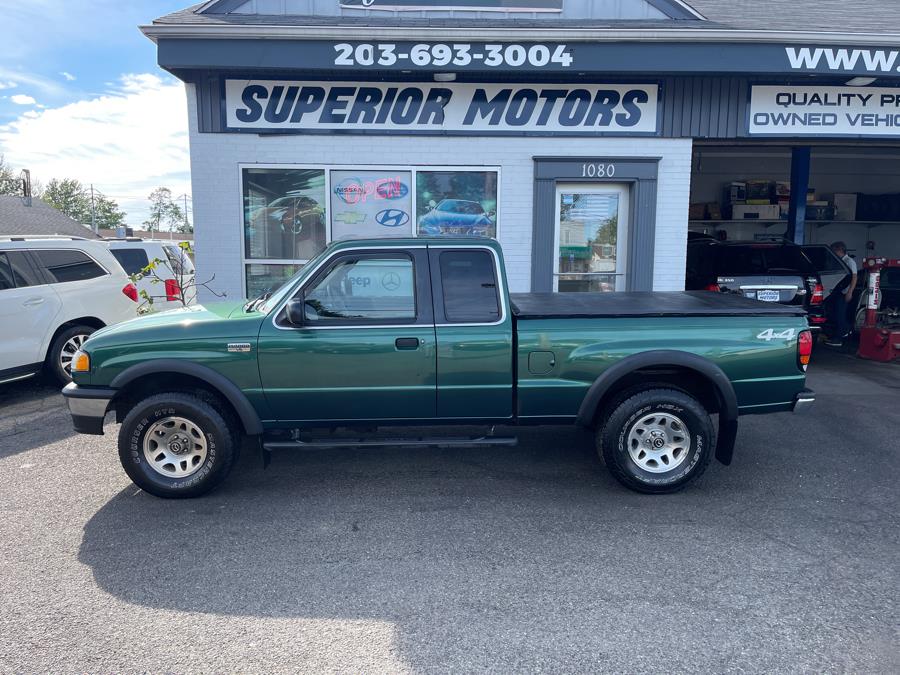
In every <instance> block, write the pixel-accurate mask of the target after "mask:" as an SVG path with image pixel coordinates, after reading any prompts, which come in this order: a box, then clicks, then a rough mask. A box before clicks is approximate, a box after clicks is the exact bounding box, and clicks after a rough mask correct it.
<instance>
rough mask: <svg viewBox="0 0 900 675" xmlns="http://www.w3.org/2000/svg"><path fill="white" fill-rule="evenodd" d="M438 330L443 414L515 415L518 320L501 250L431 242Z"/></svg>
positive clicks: (456, 416)
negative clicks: (514, 321)
mask: <svg viewBox="0 0 900 675" xmlns="http://www.w3.org/2000/svg"><path fill="white" fill-rule="evenodd" d="M429 257H430V259H431V286H432V291H433V293H434V316H435V324H436V334H437V416H438V417H440V418H445V419H447V418H452V419H472V420H483V419H507V418H510V417H512V415H513V325H512V317H511V316H510V311H509V304H508V296H507V293H506V284H505V279H504V276H503V266H502V264H501V259H500V255H499V254H498V252H497V251H495V250H494V249H493V248H491V247H489V246H478V245H470V246H462V245H459V246H453V245H447V246H429Z"/></svg>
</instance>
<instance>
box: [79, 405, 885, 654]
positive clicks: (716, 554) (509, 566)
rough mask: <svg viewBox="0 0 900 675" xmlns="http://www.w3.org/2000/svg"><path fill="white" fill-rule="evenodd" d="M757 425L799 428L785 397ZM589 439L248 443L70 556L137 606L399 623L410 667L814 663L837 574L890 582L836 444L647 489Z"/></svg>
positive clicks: (561, 433) (550, 435) (838, 605)
mask: <svg viewBox="0 0 900 675" xmlns="http://www.w3.org/2000/svg"><path fill="white" fill-rule="evenodd" d="M766 424H767V425H768V427H766V428H764V427H760V430H761V431H760V433H772V432H773V431H778V430H782V431H784V432H787V431H788V430H789V429H790V430H792V432H793V433H794V434H795V435H796V433H797V424H796V422H794V418H792V417H790V416H787V415H785V416H776V417H774V418H769V421H768V422H766ZM773 425H774V426H775V427H776V429H774V430H773V429H772V428H771V427H772V426H773ZM747 440H748V441H749V442H750V443H753V442H754V441H753V438H752V434H751V438H749V439H747ZM586 443H589V441H586V439H585V437H584V436H581V435H579V434H578V433H576V432H574V431H573V430H571V429H560V428H543V429H536V430H529V431H528V433H527V440H526V441H525V442H523V443H522V444H521V445H520V447H519V448H504V449H494V450H477V449H462V450H437V449H433V450H420V451H414V450H408V449H406V450H401V449H397V450H392V449H385V450H365V451H362V450H356V451H354V450H343V451H331V452H316V451H308V452H303V453H296V454H291V453H282V454H280V455H276V457H275V460H274V463H273V466H272V467H271V468H270V469H269V470H267V471H263V470H262V469H261V468H260V467H259V465H258V463H259V459H258V457H257V456H255V455H254V453H252V452H248V453H246V454H245V456H244V457H242V460H241V463H240V464H239V466H238V467H237V468H236V470H235V472H234V474H233V475H232V477H231V478H230V479H229V480H228V481H227V482H226V483H225V484H224V485H223V486H222V487H221V488H220V489H219V491H217V492H215V493H214V494H212V495H209V496H208V497H206V498H202V499H198V500H189V501H166V500H160V499H156V498H153V497H151V496H149V495H146V494H144V493H143V492H141V491H140V490H138V489H137V488H135V487H133V486H130V487H128V488H126V489H125V490H122V491H121V492H120V493H118V494H117V495H116V496H115V497H113V498H112V499H111V500H110V501H109V502H107V503H106V504H105V505H104V506H103V507H102V508H101V509H100V510H99V511H97V513H96V514H95V515H94V516H93V517H92V518H91V519H90V521H89V522H88V523H87V524H86V526H85V528H84V536H83V540H82V545H81V548H80V552H79V560H80V561H81V562H82V563H84V564H86V565H88V566H89V567H90V568H91V570H92V572H93V575H94V578H95V580H96V582H97V583H98V585H99V586H100V587H101V588H102V589H104V590H105V591H107V592H109V593H111V594H113V595H114V596H116V597H118V598H121V599H124V600H125V601H127V602H130V603H134V604H137V605H142V606H148V607H153V608H165V609H174V610H179V611H183V612H202V613H210V614H220V615H239V616H257V617H277V618H291V617H304V618H327V619H363V620H365V619H370V620H379V621H387V622H391V623H392V624H394V625H395V626H396V628H397V630H396V635H397V638H396V640H397V645H396V649H397V650H398V653H399V654H400V656H401V657H402V660H403V661H404V662H405V663H406V664H407V665H408V666H409V667H411V668H412V669H413V670H435V669H439V670H443V669H465V670H516V669H520V668H528V669H530V670H540V669H550V670H566V669H578V670H585V669H589V668H596V667H598V666H599V667H601V668H602V667H603V665H604V664H607V665H608V666H610V667H613V666H614V667H615V669H624V668H626V665H627V664H629V663H634V664H635V665H637V664H638V662H637V661H634V659H635V658H636V656H635V655H639V657H640V661H639V663H640V664H643V666H642V667H641V668H640V669H645V668H651V669H660V668H665V669H668V670H680V669H696V668H698V664H703V663H706V664H707V666H708V667H710V668H714V667H715V668H718V669H722V668H725V666H726V664H727V663H731V664H732V665H734V664H735V663H740V662H743V663H744V664H745V665H748V666H749V665H750V664H752V663H757V664H759V663H761V662H762V661H759V660H754V659H760V658H765V659H769V660H768V661H766V662H768V663H772V664H774V663H778V661H777V660H776V661H772V660H771V659H773V658H775V657H777V656H780V657H781V658H784V659H790V661H781V663H782V664H783V663H786V662H791V663H794V664H795V665H798V664H814V663H816V661H811V662H810V661H805V660H804V659H805V658H806V656H805V655H813V656H815V655H816V654H818V655H821V649H822V645H823V644H825V645H828V644H832V645H839V644H842V640H844V639H845V637H842V636H844V633H843V632H841V631H845V630H846V626H847V624H848V623H852V622H853V621H855V620H856V617H857V616H858V614H857V613H858V612H859V611H861V607H859V606H858V605H859V604H860V603H859V602H858V601H856V600H853V599H849V600H848V599H847V597H848V596H844V597H843V598H841V597H840V595H841V594H840V593H838V594H837V595H835V591H834V586H835V584H837V585H838V586H840V584H842V583H845V577H846V576H848V575H849V576H854V575H855V574H856V573H857V572H858V573H859V574H860V575H863V572H864V571H865V572H866V574H867V576H866V580H865V581H864V582H861V583H863V584H866V585H867V586H866V589H865V593H866V594H864V595H863V596H862V597H874V596H872V595H868V594H869V593H876V592H878V593H881V592H884V590H885V589H886V588H889V585H890V580H889V575H890V569H891V565H887V569H886V570H885V571H884V574H882V573H880V572H877V570H876V572H875V573H874V574H872V573H871V570H867V568H868V567H869V565H870V562H872V561H871V560H869V558H871V557H872V542H871V540H870V538H871V537H873V536H874V537H878V536H885V535H887V536H889V530H888V529H887V528H889V527H891V525H890V521H891V519H890V518H888V519H887V520H888V522H886V523H885V522H883V521H884V517H883V514H881V513H879V511H878V509H877V508H876V507H872V508H871V509H867V510H865V513H864V514H863V515H861V516H860V518H861V519H862V521H864V522H860V523H856V522H854V520H853V518H854V517H853V516H848V515H847V506H846V504H841V503H837V502H835V503H832V502H830V501H827V500H826V501H824V502H823V501H822V500H821V496H822V495H821V489H820V487H819V482H820V481H821V480H824V481H826V483H827V482H828V481H829V480H830V479H831V478H833V476H831V475H830V474H831V472H833V471H834V470H835V467H834V466H832V465H831V464H829V462H828V461H824V462H820V463H819V467H820V471H822V472H824V473H825V474H827V475H825V476H820V479H819V480H816V481H814V484H813V485H812V486H810V487H807V486H804V485H802V483H798V480H797V473H798V472H802V470H803V469H802V467H803V462H804V461H805V459H804V458H801V457H798V456H797V455H796V451H795V448H792V447H787V448H785V449H784V450H783V451H779V450H772V449H771V447H770V448H769V449H766V448H764V447H763V448H756V449H755V450H756V457H755V458H754V459H750V458H747V457H745V458H744V460H743V461H742V462H740V463H738V464H737V465H735V466H733V467H731V468H730V469H727V470H726V469H723V468H722V467H720V466H719V465H717V464H715V463H713V464H712V465H711V466H710V469H709V472H708V474H707V476H706V477H705V478H704V479H703V480H702V481H701V483H700V485H699V486H698V487H696V488H692V489H689V490H688V491H686V492H684V493H681V494H678V495H673V496H665V497H655V498H653V497H646V496H642V495H638V494H634V493H631V492H629V491H627V490H625V489H624V488H621V487H619V486H618V484H616V483H615V482H614V481H613V479H612V478H611V477H609V476H608V475H607V473H606V472H605V470H603V469H602V467H600V466H599V462H597V460H595V459H594V458H593V456H592V454H591V451H590V449H589V448H585V444H586ZM742 449H743V450H744V451H745V452H746V451H747V450H748V448H747V447H746V445H745V446H744V447H743V448H742ZM248 455H249V456H248ZM773 465H774V466H773ZM831 485H832V489H833V490H836V491H837V492H839V493H840V495H839V496H842V497H849V496H851V493H852V492H853V491H855V490H857V488H856V487H855V486H851V485H845V486H837V488H835V485H834V482H832V483H831ZM811 502H816V504H815V505H813V504H811ZM879 521H881V523H880V524H879ZM874 557H875V558H877V557H878V555H874ZM882 562H887V561H882ZM882 569H884V568H882ZM885 575H888V576H885ZM857 597H858V596H857ZM863 604H864V603H863ZM823 615H824V616H827V617H828V621H827V622H823V623H822V625H821V626H820V628H818V629H817V630H816V631H812V630H809V631H806V630H798V629H797V626H798V625H800V624H803V625H808V626H810V627H812V626H818V625H819V624H820V621H821V617H822V616H823ZM826 624H827V625H826ZM828 626H831V628H829V627H828ZM854 632H855V631H854ZM882 632H883V631H882ZM832 633H833V634H832ZM749 638H752V639H749ZM876 638H877V639H882V638H881V636H874V637H872V638H871V639H873V640H874V639H876ZM867 639H868V638H867ZM829 640H830V641H831V642H829ZM864 642H865V640H864ZM687 644H690V645H691V648H690V649H687V648H685V645H687ZM833 648H834V649H837V647H833ZM817 649H818V650H819V651H816V650H817ZM861 649H865V647H861ZM728 653H733V654H742V656H741V659H746V660H743V661H740V660H739V661H734V662H733V661H729V660H728V659H724V660H723V657H722V655H723V654H728ZM881 653H883V652H881ZM874 655H875V657H876V658H880V657H878V656H877V651H876V653H874ZM811 658H812V657H811ZM870 665H871V664H870Z"/></svg>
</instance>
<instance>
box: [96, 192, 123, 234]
mask: <svg viewBox="0 0 900 675" xmlns="http://www.w3.org/2000/svg"><path fill="white" fill-rule="evenodd" d="M125 215H126V214H125V212H124V211H121V210H120V209H119V205H118V204H117V203H116V200H115V199H110V198H109V197H104V196H103V195H102V194H100V193H99V192H95V193H94V218H96V220H97V227H98V228H103V229H108V230H114V229H116V228H117V227H118V226H119V225H124V224H125Z"/></svg>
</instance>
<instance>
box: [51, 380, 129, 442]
mask: <svg viewBox="0 0 900 675" xmlns="http://www.w3.org/2000/svg"><path fill="white" fill-rule="evenodd" d="M62 395H63V396H64V397H65V399H66V404H67V405H68V406H69V413H70V414H71V415H72V424H74V425H75V431H77V432H78V433H80V434H93V435H95V436H102V435H103V418H104V417H106V411H107V409H108V408H109V404H110V401H112V400H113V397H115V395H116V390H115V389H101V388H99V387H96V388H92V387H79V386H78V385H77V384H75V383H74V382H72V383H70V384H67V385H66V386H65V387H64V388H63V390H62Z"/></svg>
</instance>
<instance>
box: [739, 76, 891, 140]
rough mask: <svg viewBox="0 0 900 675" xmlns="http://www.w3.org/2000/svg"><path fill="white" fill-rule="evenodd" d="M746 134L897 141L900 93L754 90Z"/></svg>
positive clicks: (849, 89) (852, 89)
mask: <svg viewBox="0 0 900 675" xmlns="http://www.w3.org/2000/svg"><path fill="white" fill-rule="evenodd" d="M749 127H750V128H749V131H750V134H751V135H761V136H878V137H893V138H897V137H900V89H890V88H887V87H847V86H844V87H813V86H797V87H794V86H784V87H778V86H769V85H766V86H755V87H753V88H752V91H751V95H750V120H749Z"/></svg>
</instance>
